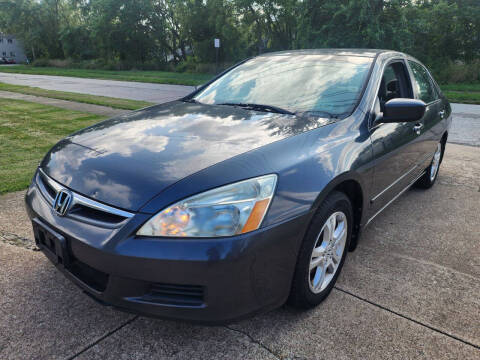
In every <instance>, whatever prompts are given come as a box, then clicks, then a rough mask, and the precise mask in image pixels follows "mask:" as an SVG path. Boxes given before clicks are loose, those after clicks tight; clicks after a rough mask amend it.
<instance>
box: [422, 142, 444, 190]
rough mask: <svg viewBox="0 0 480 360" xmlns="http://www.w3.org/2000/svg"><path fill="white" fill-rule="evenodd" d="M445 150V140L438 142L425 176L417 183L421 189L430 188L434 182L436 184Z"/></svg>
mask: <svg viewBox="0 0 480 360" xmlns="http://www.w3.org/2000/svg"><path fill="white" fill-rule="evenodd" d="M444 150H445V145H444V144H443V142H439V143H438V144H437V150H436V151H435V154H434V155H433V159H432V162H431V163H430V165H429V167H428V168H427V170H426V171H425V174H423V176H422V177H421V178H420V179H418V180H417V182H416V183H415V186H416V187H419V188H421V189H429V188H431V187H432V186H433V184H435V181H436V180H437V177H438V171H439V170H440V164H441V163H442V158H443V152H444Z"/></svg>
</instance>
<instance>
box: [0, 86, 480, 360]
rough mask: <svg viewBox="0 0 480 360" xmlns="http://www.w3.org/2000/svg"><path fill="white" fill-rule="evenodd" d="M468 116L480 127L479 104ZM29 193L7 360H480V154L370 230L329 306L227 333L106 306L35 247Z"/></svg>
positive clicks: (10, 278) (4, 234)
mask: <svg viewBox="0 0 480 360" xmlns="http://www.w3.org/2000/svg"><path fill="white" fill-rule="evenodd" d="M0 81H1V80H0ZM460 110H461V112H459V113H463V114H471V115H473V116H474V117H473V118H472V119H477V120H476V121H477V122H476V123H474V126H478V122H479V121H480V120H479V117H480V106H478V107H475V106H473V107H470V106H468V105H467V106H465V107H461V108H460ZM455 121H456V122H454V124H458V125H459V130H458V131H459V132H458V134H459V135H458V136H459V137H461V136H463V135H462V133H461V131H462V130H463V128H462V126H461V122H460V121H457V118H456V117H455ZM461 121H462V120H461ZM472 129H473V130H472V131H471V132H470V133H467V135H471V136H472V137H473V138H474V139H475V137H478V136H480V134H479V132H480V131H478V128H475V127H474V128H472ZM476 129H477V130H476ZM469 139H470V138H468V137H467V138H465V139H462V138H460V141H463V142H465V143H467V144H468V143H469V141H470V140H469ZM470 145H475V144H470ZM23 194H24V193H23V192H18V193H11V194H7V195H4V196H0V359H2V360H3V359H47V358H48V359H159V358H160V359H208V360H213V359H293V358H296V359H303V358H307V359H330V358H336V359H387V358H388V359H402V360H403V359H417V358H421V359H477V360H478V359H480V297H479V294H480V211H479V210H480V206H479V204H480V147H479V146H466V145H457V144H448V145H447V149H446V155H445V158H444V161H443V163H442V167H441V169H440V173H439V178H438V182H437V184H436V185H435V186H434V187H433V188H432V189H430V190H427V191H423V190H417V189H412V190H410V191H408V192H406V193H405V194H404V195H403V196H401V197H400V198H399V199H398V200H397V201H395V202H394V203H393V204H392V205H391V206H390V207H389V208H387V209H386V210H385V211H384V212H383V213H382V214H380V215H379V216H378V217H377V218H376V219H375V220H374V221H373V222H372V223H371V225H369V227H368V228H367V229H366V230H365V232H364V233H363V235H362V239H361V242H360V244H359V246H358V248H357V250H356V251H355V252H353V253H349V254H348V257H347V260H346V263H345V267H344V269H343V271H342V274H341V276H340V278H339V280H338V283H337V285H336V287H335V289H334V290H333V291H332V293H331V295H330V296H329V298H328V299H327V300H326V301H325V302H324V303H322V304H321V305H320V306H318V307H317V308H315V309H313V310H310V311H306V312H300V311H296V310H293V309H291V308H288V307H283V308H280V309H277V310H275V311H272V312H269V313H267V314H262V315H258V316H255V317H253V318H250V319H247V320H243V321H241V322H238V323H234V324H231V325H228V326H218V327H206V326H200V325H191V324H186V323H181V322H175V321H165V320H156V319H148V318H144V317H138V316H134V315H131V314H124V313H122V312H119V311H117V310H114V309H111V308H108V307H104V306H101V305H99V304H97V303H96V302H95V301H93V300H92V299H91V298H89V297H87V296H86V295H85V294H83V293H82V292H81V291H80V290H79V289H78V288H77V287H76V286H75V285H73V284H72V283H70V282H69V281H68V280H66V279H65V278H64V277H63V275H61V274H60V273H59V272H58V271H56V269H55V268H54V266H53V265H51V264H50V263H49V261H48V260H47V259H46V258H45V257H44V256H43V255H42V254H41V253H39V252H38V251H32V250H31V249H28V248H29V247H31V244H32V234H31V227H30V223H29V221H28V219H27V217H26V214H25V211H24V208H23V200H22V198H23Z"/></svg>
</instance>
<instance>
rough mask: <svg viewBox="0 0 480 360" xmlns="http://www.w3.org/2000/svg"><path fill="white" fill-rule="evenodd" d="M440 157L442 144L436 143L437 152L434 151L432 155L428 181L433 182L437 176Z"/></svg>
mask: <svg viewBox="0 0 480 360" xmlns="http://www.w3.org/2000/svg"><path fill="white" fill-rule="evenodd" d="M441 155H442V144H441V143H438V145H437V151H435V154H434V155H433V160H432V165H431V166H430V181H433V180H434V179H435V176H437V172H438V168H439V166H440V157H441Z"/></svg>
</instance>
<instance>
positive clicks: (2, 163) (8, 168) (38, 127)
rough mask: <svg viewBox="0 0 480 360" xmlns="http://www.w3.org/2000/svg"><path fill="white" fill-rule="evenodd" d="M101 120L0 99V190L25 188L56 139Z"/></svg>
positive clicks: (88, 115) (80, 114) (62, 110)
mask: <svg viewBox="0 0 480 360" xmlns="http://www.w3.org/2000/svg"><path fill="white" fill-rule="evenodd" d="M101 120H103V117H101V116H98V115H92V114H86V113H81V112H77V111H70V110H64V109H60V108H57V107H53V106H46V105H41V104H36V103H31V102H26V101H20V100H10V99H0V194H3V193H6V192H10V191H16V190H22V189H25V188H27V187H28V185H29V184H30V181H31V179H32V176H33V173H34V171H35V169H36V167H37V166H38V164H39V162H40V161H41V159H42V157H43V156H44V155H45V154H46V152H47V151H48V150H49V149H50V148H51V147H52V146H53V145H54V144H55V143H56V142H57V141H58V140H60V139H61V138H63V137H65V136H66V135H68V134H70V133H72V132H74V131H76V130H79V129H81V128H84V127H86V126H88V125H91V124H93V123H96V122H99V121H101Z"/></svg>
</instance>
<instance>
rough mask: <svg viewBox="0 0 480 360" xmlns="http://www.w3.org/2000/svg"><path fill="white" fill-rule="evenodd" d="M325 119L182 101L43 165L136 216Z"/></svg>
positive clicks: (71, 142)
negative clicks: (213, 170) (225, 164)
mask: <svg viewBox="0 0 480 360" xmlns="http://www.w3.org/2000/svg"><path fill="white" fill-rule="evenodd" d="M326 122H327V120H326V119H322V118H307V117H297V116H293V115H282V114H272V113H265V112H255V111H250V110H244V109H241V108H238V107H232V106H222V105H203V104H195V103H186V102H182V101H176V102H172V103H168V104H163V105H157V106H153V107H150V108H146V109H142V110H138V111H135V112H132V113H129V114H126V115H122V116H119V117H115V118H112V119H109V120H106V121H103V122H101V123H98V124H96V125H93V126H91V127H88V128H86V129H84V130H81V131H79V132H77V133H75V134H73V135H71V136H69V137H67V138H65V139H63V140H62V141H60V142H59V143H58V144H57V145H55V146H54V147H53V148H52V149H51V150H50V152H49V153H48V154H47V155H46V157H45V158H44V160H43V161H42V164H41V167H42V169H43V170H44V171H45V172H46V173H47V174H48V175H49V176H50V177H52V178H53V179H55V180H56V181H58V182H59V183H61V184H63V185H64V186H66V187H68V188H70V189H72V190H74V191H76V192H78V193H81V194H83V195H85V196H87V197H90V198H93V199H96V200H98V201H100V202H104V203H107V204H110V205H113V206H116V207H119V208H123V209H126V210H131V211H137V210H138V209H140V208H141V206H142V205H143V204H145V203H146V202H147V201H148V200H150V199H151V198H152V197H153V196H155V195H157V194H158V193H159V192H161V191H162V190H163V189H165V188H166V187H168V186H170V185H172V184H173V183H175V182H176V181H178V180H180V179H182V178H184V177H186V176H189V175H191V174H193V173H195V172H197V171H199V170H202V169H204V168H206V167H209V166H211V165H214V164H216V163H218V162H221V161H224V160H226V159H229V158H231V157H234V156H236V155H239V154H242V153H244V152H247V151H249V150H253V149H256V148H258V147H261V146H263V145H266V144H269V143H271V142H274V141H278V140H281V139H284V138H286V137H289V136H292V135H295V134H297V133H300V132H304V131H306V130H309V129H312V128H316V127H318V126H319V125H321V124H325V123H326Z"/></svg>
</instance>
